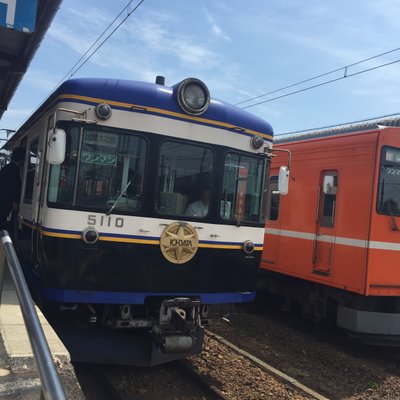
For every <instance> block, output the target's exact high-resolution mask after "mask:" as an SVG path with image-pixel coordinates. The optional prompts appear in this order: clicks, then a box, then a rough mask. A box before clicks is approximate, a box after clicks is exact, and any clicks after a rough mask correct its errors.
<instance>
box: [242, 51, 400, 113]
mask: <svg viewBox="0 0 400 400" xmlns="http://www.w3.org/2000/svg"><path fill="white" fill-rule="evenodd" d="M399 50H400V47H398V48H395V49H392V50H389V51H385V52H383V53H380V54H376V55H375V56H372V57H368V58H365V59H363V60H360V61H357V62H355V63H352V64H349V65H346V66H344V67H340V68H336V69H334V70H331V71H328V72H325V73H323V74H319V75H316V76H313V77H311V78H308V79H304V80H302V81H300V82H296V83H293V84H291V85H288V86H285V87H282V88H279V89H275V90H272V91H270V92H267V93H264V94H261V95H258V96H255V97H252V98H250V99H247V100H243V101H241V102H239V103H236V104H235V105H236V106H238V105H241V104H244V103H247V102H250V101H254V100H257V99H260V98H262V97H265V96H268V95H271V94H274V93H277V92H280V91H283V90H286V89H290V88H292V87H295V86H298V85H301V84H303V83H306V82H310V81H312V80H316V79H319V78H322V77H324V76H328V75H330V74H333V73H335V72H339V71H342V70H343V71H344V75H343V76H341V77H339V78H335V79H331V80H329V81H326V82H322V83H320V84H316V85H312V86H309V87H307V88H303V89H300V90H296V91H294V92H290V93H287V94H284V95H281V96H276V97H273V98H271V99H267V100H264V101H260V102H257V103H253V104H250V105H248V106H244V107H241V108H243V109H245V108H250V107H254V106H257V105H260V104H263V103H267V102H269V101H273V100H277V99H280V98H283V97H287V96H291V95H293V94H296V93H300V92H304V91H306V90H311V89H314V88H316V87H319V86H323V85H327V84H329V83H333V82H336V81H339V80H342V79H345V78H348V77H352V76H355V75H359V74H361V73H365V72H369V71H372V70H374V69H378V68H382V67H385V66H388V65H391V64H395V63H397V62H399V61H400V60H396V61H393V62H389V63H386V64H381V65H378V66H375V67H372V68H367V69H365V70H362V71H358V72H354V73H352V74H348V68H351V67H354V66H356V65H359V64H362V63H365V62H367V61H371V60H373V59H376V58H379V57H382V56H384V55H387V54H390V53H394V52H396V51H399Z"/></svg>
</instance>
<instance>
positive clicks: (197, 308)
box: [6, 78, 273, 365]
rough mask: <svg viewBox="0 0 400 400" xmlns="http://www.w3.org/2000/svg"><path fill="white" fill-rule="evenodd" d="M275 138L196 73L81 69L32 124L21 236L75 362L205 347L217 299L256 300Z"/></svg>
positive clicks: (144, 361)
mask: <svg viewBox="0 0 400 400" xmlns="http://www.w3.org/2000/svg"><path fill="white" fill-rule="evenodd" d="M272 136H273V131H272V128H271V126H270V125H269V124H268V123H267V122H265V121H263V120H262V119H260V118H258V117H256V116H254V115H251V114H249V113H247V112H245V111H243V110H240V109H238V108H236V107H234V106H232V105H229V104H227V103H225V102H222V101H219V100H214V99H210V95H209V91H208V89H207V87H206V86H205V85H204V83H202V82H201V81H200V80H198V79H195V78H189V79H186V80H184V81H182V82H180V83H178V84H177V85H175V86H172V87H167V86H165V84H164V81H163V79H162V78H161V79H158V80H157V81H156V83H143V82H135V81H125V80H113V79H74V80H70V81H67V82H65V83H63V84H62V85H61V86H60V87H59V88H58V89H57V90H56V91H55V92H54V93H53V94H52V95H50V97H49V98H48V99H47V100H46V101H45V102H44V103H43V104H42V105H41V106H40V108H39V109H38V110H37V111H36V112H34V114H33V115H32V116H31V117H30V118H29V119H28V120H27V122H25V123H24V124H23V126H22V127H21V128H20V129H19V130H18V132H17V133H16V134H15V135H14V136H13V137H12V138H11V140H10V141H9V142H8V143H7V145H6V148H7V149H9V150H11V149H13V148H15V147H17V146H19V147H21V146H22V147H24V148H26V155H27V156H26V165H25V169H24V172H23V184H22V186H23V187H22V194H21V203H20V209H19V214H18V217H17V218H16V221H15V224H14V226H15V232H13V235H14V237H15V243H16V247H17V251H18V253H19V255H20V257H21V260H22V264H23V266H24V268H25V272H26V275H27V276H28V278H29V282H30V287H31V288H32V293H33V294H34V298H35V299H36V301H37V303H38V304H40V305H41V307H42V308H43V310H44V312H45V315H46V316H47V317H48V319H49V320H50V322H51V323H52V325H53V326H54V327H55V329H56V331H57V332H58V333H59V335H60V337H61V338H62V340H63V341H64V342H65V344H66V346H67V348H68V349H69V350H70V353H71V357H72V359H73V360H75V361H93V362H107V363H111V362H115V363H120V364H132V365H133V364H137V365H154V364H159V363H162V362H166V361H169V360H173V359H177V358H181V357H184V356H186V355H188V354H193V353H197V352H199V351H200V350H201V345H202V337H203V326H204V324H205V323H206V320H207V312H208V307H209V306H210V305H213V304H222V303H240V302H248V301H252V300H253V299H254V296H255V287H256V272H257V268H258V266H259V263H260V257H261V251H262V247H263V237H264V199H265V197H266V196H265V195H264V192H265V190H266V186H265V185H266V182H267V179H266V178H267V176H268V167H269V164H270V155H271V148H272ZM204 193H207V195H206V196H204ZM202 196H203V197H202ZM196 201H197V205H201V206H202V207H203V212H202V213H200V214H196V213H194V214H193V213H192V214H190V213H189V212H188V206H189V204H191V203H194V202H196ZM199 202H202V203H201V204H200V203H199Z"/></svg>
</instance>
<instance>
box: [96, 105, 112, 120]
mask: <svg viewBox="0 0 400 400" xmlns="http://www.w3.org/2000/svg"><path fill="white" fill-rule="evenodd" d="M95 111H96V115H97V117H98V118H100V119H108V118H110V117H111V112H112V111H111V107H110V106H109V105H108V104H106V103H101V104H97V106H96V109H95Z"/></svg>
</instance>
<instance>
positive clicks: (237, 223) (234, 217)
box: [223, 200, 240, 227]
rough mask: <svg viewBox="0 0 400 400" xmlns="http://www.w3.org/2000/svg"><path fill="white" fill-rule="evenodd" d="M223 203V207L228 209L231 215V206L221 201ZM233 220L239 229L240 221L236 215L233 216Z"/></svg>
mask: <svg viewBox="0 0 400 400" xmlns="http://www.w3.org/2000/svg"><path fill="white" fill-rule="evenodd" d="M223 202H224V203H225V207H227V208H228V212H229V215H232V206H231V205H230V204H229V203H228V202H227V201H226V200H223ZM233 219H234V220H235V222H236V225H237V226H238V227H240V221H239V218H238V217H237V216H236V214H233Z"/></svg>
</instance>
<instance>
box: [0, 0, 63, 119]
mask: <svg viewBox="0 0 400 400" xmlns="http://www.w3.org/2000/svg"><path fill="white" fill-rule="evenodd" d="M61 2H62V0H28V2H27V1H26V0H25V1H22V0H15V1H14V2H4V1H2V0H0V119H1V118H2V116H3V114H4V112H5V111H6V110H7V107H8V105H9V103H10V101H11V99H12V97H13V95H14V93H15V91H16V89H17V87H18V85H19V84H20V82H21V81H22V78H23V77H24V74H25V72H26V71H27V69H28V67H29V64H30V63H31V61H32V59H33V57H34V55H35V53H36V50H37V49H38V48H39V46H40V43H41V41H42V39H43V37H44V35H45V34H46V32H47V30H48V28H49V27H50V24H51V21H52V20H53V18H54V16H55V15H56V13H57V11H58V9H59V7H60V4H61ZM11 7H13V9H10V8H11ZM22 14H24V15H23V16H22ZM22 17H23V18H25V20H26V19H28V20H29V19H30V18H31V19H33V21H31V25H29V23H30V22H29V23H27V24H25V25H21V22H20V21H21V20H20V19H19V18H22ZM10 18H11V19H10ZM30 26H32V29H30Z"/></svg>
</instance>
